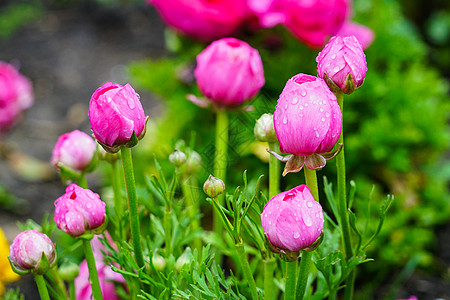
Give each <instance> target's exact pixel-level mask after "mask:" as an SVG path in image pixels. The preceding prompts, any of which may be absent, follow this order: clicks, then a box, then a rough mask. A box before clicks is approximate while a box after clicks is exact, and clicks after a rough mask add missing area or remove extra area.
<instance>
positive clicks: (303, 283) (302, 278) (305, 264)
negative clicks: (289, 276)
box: [295, 251, 313, 300]
mask: <svg viewBox="0 0 450 300" xmlns="http://www.w3.org/2000/svg"><path fill="white" fill-rule="evenodd" d="M312 255H313V252H312V251H302V258H301V259H300V270H299V273H298V280H297V291H296V293H295V299H298V300H300V299H303V297H304V296H305V291H306V289H307V285H308V276H309V272H310V268H311V263H312Z"/></svg>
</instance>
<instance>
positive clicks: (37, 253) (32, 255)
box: [8, 229, 56, 275]
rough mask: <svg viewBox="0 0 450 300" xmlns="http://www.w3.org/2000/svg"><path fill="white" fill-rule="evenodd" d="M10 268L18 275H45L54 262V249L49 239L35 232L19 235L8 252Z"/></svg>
mask: <svg viewBox="0 0 450 300" xmlns="http://www.w3.org/2000/svg"><path fill="white" fill-rule="evenodd" d="M8 258H9V261H10V262H11V267H12V268H13V270H14V271H15V272H16V273H18V274H25V273H29V272H31V271H33V272H34V273H36V274H39V275H42V274H45V273H46V272H47V271H48V270H49V269H50V268H51V267H52V266H53V264H54V263H55V262H56V248H55V245H54V244H53V242H52V241H51V240H50V238H49V237H48V236H47V235H46V234H44V233H41V232H39V231H37V230H34V229H33V230H27V231H24V232H21V233H19V234H18V235H17V236H16V238H15V239H14V241H13V242H12V244H11V247H10V251H9V257H8Z"/></svg>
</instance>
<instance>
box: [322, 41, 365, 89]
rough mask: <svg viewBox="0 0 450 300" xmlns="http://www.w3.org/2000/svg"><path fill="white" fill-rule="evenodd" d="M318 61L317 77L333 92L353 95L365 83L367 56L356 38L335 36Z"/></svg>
mask: <svg viewBox="0 0 450 300" xmlns="http://www.w3.org/2000/svg"><path fill="white" fill-rule="evenodd" d="M316 61H317V75H318V76H319V77H320V78H323V80H325V82H326V83H327V84H328V86H329V87H330V89H331V90H332V91H333V92H337V91H342V92H343V93H345V94H351V93H353V91H355V90H356V89H358V88H360V87H361V85H362V84H363V82H364V78H365V76H366V72H367V62H366V55H365V54H364V51H363V49H362V47H361V44H360V43H359V42H358V40H357V39H356V37H355V36H333V37H332V38H331V39H330V40H329V42H328V44H326V45H325V47H324V48H323V50H322V51H321V52H320V53H319V55H318V56H317V58H316Z"/></svg>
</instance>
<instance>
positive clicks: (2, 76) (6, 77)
mask: <svg viewBox="0 0 450 300" xmlns="http://www.w3.org/2000/svg"><path fill="white" fill-rule="evenodd" d="M33 102H34V95H33V86H32V85H31V82H30V81H29V80H28V79H27V78H26V77H24V76H23V75H22V74H20V73H19V72H18V71H17V69H16V68H14V67H13V66H12V65H10V64H8V63H5V62H2V61H0V133H1V132H6V131H8V130H9V129H11V127H12V126H13V125H14V124H15V123H16V121H17V119H18V118H19V117H20V116H21V114H22V112H23V111H24V110H26V109H28V108H30V107H31V105H32V104H33Z"/></svg>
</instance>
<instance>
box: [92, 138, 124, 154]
mask: <svg viewBox="0 0 450 300" xmlns="http://www.w3.org/2000/svg"><path fill="white" fill-rule="evenodd" d="M97 143H98V144H99V145H100V146H102V148H103V149H105V151H106V152H108V153H117V152H119V150H120V148H121V146H120V145H116V146H108V145H106V144H103V143H102V142H100V141H99V140H97Z"/></svg>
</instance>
